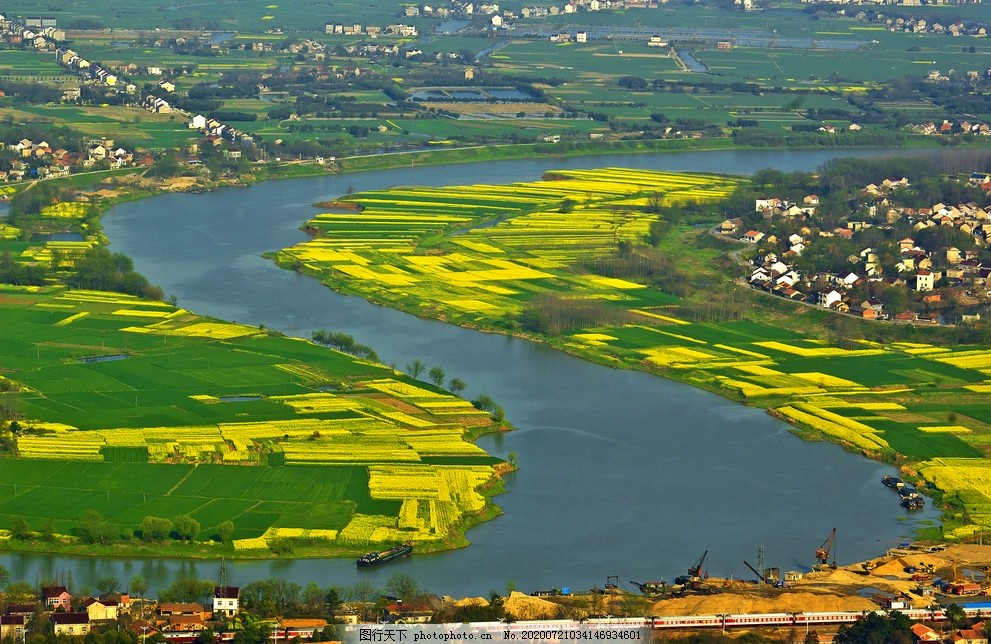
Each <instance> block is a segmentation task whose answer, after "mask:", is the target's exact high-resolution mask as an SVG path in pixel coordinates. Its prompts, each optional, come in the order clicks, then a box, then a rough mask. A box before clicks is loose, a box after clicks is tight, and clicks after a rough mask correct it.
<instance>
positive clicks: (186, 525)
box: [172, 514, 200, 541]
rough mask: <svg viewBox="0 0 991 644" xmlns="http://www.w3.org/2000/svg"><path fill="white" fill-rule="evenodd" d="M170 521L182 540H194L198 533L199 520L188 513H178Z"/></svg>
mask: <svg viewBox="0 0 991 644" xmlns="http://www.w3.org/2000/svg"><path fill="white" fill-rule="evenodd" d="M172 523H173V526H174V527H175V531H176V534H177V535H179V538H180V539H181V540H183V541H195V540H196V537H197V536H198V535H199V534H200V522H199V521H197V520H196V519H194V518H193V517H191V516H189V515H188V514H180V515H179V516H177V517H176V518H175V521H173V522H172Z"/></svg>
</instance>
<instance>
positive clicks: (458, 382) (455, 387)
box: [447, 378, 468, 396]
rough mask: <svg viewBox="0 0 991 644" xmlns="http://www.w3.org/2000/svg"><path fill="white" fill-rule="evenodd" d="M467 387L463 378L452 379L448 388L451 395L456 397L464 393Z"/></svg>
mask: <svg viewBox="0 0 991 644" xmlns="http://www.w3.org/2000/svg"><path fill="white" fill-rule="evenodd" d="M467 386H468V385H466V384H465V381H464V380H462V379H461V378H451V380H450V381H449V382H448V383H447V388H448V389H450V390H451V393H452V394H454V395H455V396H457V395H458V394H460V393H461V392H462V391H464V390H465V388H466V387H467Z"/></svg>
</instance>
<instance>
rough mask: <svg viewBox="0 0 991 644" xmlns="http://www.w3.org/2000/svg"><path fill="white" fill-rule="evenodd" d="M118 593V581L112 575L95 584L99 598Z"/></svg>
mask: <svg viewBox="0 0 991 644" xmlns="http://www.w3.org/2000/svg"><path fill="white" fill-rule="evenodd" d="M118 591H120V579H118V578H117V577H115V576H113V575H108V576H107V577H101V578H100V579H98V580H97V582H96V592H98V593H100V596H101V597H103V596H104V595H109V594H111V593H116V592H118Z"/></svg>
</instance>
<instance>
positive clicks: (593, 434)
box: [0, 150, 936, 595]
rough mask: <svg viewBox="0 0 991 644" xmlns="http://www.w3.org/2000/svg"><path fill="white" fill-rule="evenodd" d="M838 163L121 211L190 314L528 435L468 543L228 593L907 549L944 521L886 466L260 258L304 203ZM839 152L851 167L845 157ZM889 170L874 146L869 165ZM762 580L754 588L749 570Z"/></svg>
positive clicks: (421, 173)
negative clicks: (440, 391) (434, 396)
mask: <svg viewBox="0 0 991 644" xmlns="http://www.w3.org/2000/svg"><path fill="white" fill-rule="evenodd" d="M837 154H838V153H837V152H836V151H821V150H817V151H784V152H782V151H774V152H763V151H754V152H751V151H747V152H707V153H679V154H664V155H649V156H641V155H628V156H620V155H617V156H609V157H589V158H567V159H557V160H546V159H541V160H526V161H506V162H493V163H483V164H470V165H463V166H454V167H423V168H406V169H401V170H391V171H385V172H378V173H369V174H356V175H338V176H329V177H321V178H316V179H300V180H287V181H277V182H269V183H264V184H260V185H257V186H253V187H250V188H243V189H225V190H220V191H217V192H213V193H209V194H204V195H186V194H179V195H167V196H162V197H156V198H154V199H150V200H145V201H138V202H132V203H127V204H123V205H120V206H117V207H115V208H114V209H112V210H111V211H110V212H109V213H108V215H107V216H106V217H105V219H104V229H105V232H106V234H107V235H108V237H109V238H110V239H111V240H112V242H113V249H114V250H115V251H120V252H123V253H126V254H128V255H130V256H131V257H133V258H134V261H135V265H136V267H137V269H138V270H139V271H141V272H142V273H144V274H145V275H147V276H148V278H149V279H150V280H151V281H152V282H155V283H158V284H160V285H161V286H162V287H163V288H164V289H165V292H166V293H167V294H170V295H175V296H177V297H178V299H179V302H180V304H181V305H182V306H183V307H184V308H187V309H189V310H192V311H196V312H198V313H203V314H208V315H212V316H216V317H220V318H225V319H230V320H237V321H239V322H246V323H250V324H264V325H266V326H267V327H269V328H273V329H279V330H281V331H283V332H285V333H287V334H290V335H298V336H303V337H308V336H309V334H310V332H311V331H312V330H313V329H318V328H326V329H333V330H337V331H344V332H347V333H350V334H352V335H354V336H355V338H356V339H357V340H358V341H359V342H362V343H366V344H370V345H371V346H373V347H374V348H375V349H376V351H377V352H378V354H379V355H380V356H381V358H382V360H383V361H385V362H386V363H391V364H396V365H405V364H407V363H408V362H410V361H412V360H414V359H417V358H419V359H421V360H423V361H424V362H425V363H427V364H428V365H431V366H433V365H440V366H441V367H443V368H444V370H445V372H446V373H447V375H448V376H449V377H453V376H458V377H460V378H462V379H463V380H465V381H466V382H467V383H468V386H469V389H468V390H467V391H466V392H465V394H466V395H468V396H473V395H477V394H479V393H485V394H488V395H489V396H491V397H492V398H493V399H494V400H495V401H496V402H498V403H499V404H500V405H502V406H503V407H504V408H505V410H506V414H507V418H508V419H509V420H511V421H512V422H513V423H515V424H516V425H517V426H518V427H519V431H517V432H514V433H511V434H508V435H500V436H488V437H483V438H482V439H481V440H480V441H479V444H480V445H481V446H482V447H483V448H485V449H486V450H488V451H490V452H491V453H494V454H497V455H500V456H503V457H505V456H506V455H507V454H508V453H510V452H515V453H516V454H517V455H518V460H519V464H520V471H519V472H517V473H514V474H512V475H510V476H509V477H508V478H507V489H508V490H509V493H508V494H506V495H504V496H501V497H499V498H498V499H497V502H498V504H499V505H500V506H501V507H502V508H503V509H504V510H505V512H506V514H505V515H504V516H501V517H499V518H497V519H495V520H494V521H490V522H488V523H486V524H484V525H481V526H479V527H477V528H474V529H473V530H471V531H470V532H469V533H468V536H469V538H470V539H471V540H472V542H473V545H472V546H471V547H470V548H467V549H464V550H460V551H455V552H448V553H442V554H437V555H430V556H425V555H416V554H414V556H413V557H411V558H410V559H407V560H404V561H402V562H396V563H393V564H390V565H388V566H384V567H382V568H381V569H373V570H362V571H357V570H356V568H355V565H354V562H353V561H351V560H346V561H344V560H302V561H248V562H235V563H233V564H230V563H229V564H228V571H229V572H228V580H229V583H232V584H244V583H246V582H248V581H251V580H252V579H261V578H266V577H273V576H277V577H282V578H287V579H290V580H292V581H296V582H299V583H301V584H305V583H307V582H309V581H316V582H318V583H320V584H321V585H327V584H331V583H337V584H351V583H353V582H354V581H355V580H356V579H357V578H358V577H359V575H361V576H364V577H368V578H371V580H372V581H373V582H374V583H376V584H378V585H382V584H384V582H385V580H386V579H387V578H388V577H389V576H390V575H391V574H393V573H394V572H402V573H408V574H410V575H413V576H414V577H415V578H416V579H417V580H418V581H419V582H420V584H421V586H423V587H426V588H427V589H429V590H431V591H432V592H436V593H440V594H452V595H469V594H471V595H478V594H484V593H488V592H489V591H493V590H495V591H500V592H504V591H505V588H506V585H507V583H508V582H513V583H514V584H515V585H516V586H518V587H519V588H520V589H521V590H526V591H528V592H529V591H532V590H535V589H538V588H545V587H547V588H550V587H566V586H570V587H571V588H573V589H576V590H577V589H587V588H591V587H593V586H596V585H598V586H600V587H601V586H602V585H603V584H604V583H605V580H606V576H607V575H619V576H620V579H621V580H623V581H624V582H625V581H626V580H629V579H637V580H644V579H659V578H667V579H671V578H672V577H674V576H676V575H679V574H683V573H684V572H685V570H686V568H687V567H688V566H689V565H691V564H692V563H694V562H695V560H696V559H698V557H699V556H700V555H701V554H702V552H703V551H704V550H709V551H710V554H709V558H708V560H707V566H706V567H707V569H708V570H709V571H711V573H712V574H713V575H715V576H734V575H735V576H740V575H746V573H747V571H746V569H745V568H744V567H743V565H742V563H741V560H743V559H750V560H752V561H753V560H754V558H755V557H756V556H757V549H758V547H759V546H760V544H762V543H763V544H764V546H765V548H766V551H767V563H768V565H773V566H779V567H781V569H782V570H790V569H793V568H794V569H807V568H808V566H809V565H810V564H811V563H812V559H813V553H814V551H815V548H816V547H817V546H818V545H819V544H820V543H821V542H822V541H823V540H824V539H825V538H826V536H827V535H828V534H829V532H830V530H831V529H832V528H834V527H835V528H837V533H838V535H839V536H838V539H837V554H838V557H839V560H840V562H841V563H842V562H850V561H854V560H858V559H862V558H867V557H869V556H874V555H877V554H879V553H880V552H882V551H883V550H884V549H885V548H886V547H890V546H891V545H893V544H895V543H897V542H899V541H901V540H903V539H906V538H910V535H911V531H912V529H913V528H914V527H917V525H918V523H919V522H920V521H923V520H933V519H935V518H936V516H935V514H934V513H932V511H930V510H926V511H925V512H924V513H922V514H914V515H912V516H911V517H908V516H907V515H906V514H905V512H904V511H903V510H902V509H901V508H900V507H899V505H898V503H897V500H896V498H895V497H894V495H892V494H890V490H888V489H886V488H884V487H883V486H882V485H881V483H880V478H881V475H882V474H884V473H887V472H890V471H891V470H890V468H888V467H885V466H882V465H880V464H878V463H874V462H871V461H868V460H866V459H864V458H861V457H859V456H856V455H852V454H848V453H846V452H844V451H843V450H841V449H840V448H838V447H836V446H834V445H829V444H825V443H807V442H804V441H802V440H800V439H798V438H796V437H795V436H793V435H792V434H791V433H789V431H788V426H787V425H786V424H785V423H783V422H781V421H778V420H776V419H773V418H771V417H770V416H768V415H766V414H765V413H764V412H763V411H761V410H757V409H750V408H747V407H744V406H742V405H739V404H734V403H729V402H727V401H726V400H724V399H722V398H719V397H718V396H715V395H713V394H710V393H707V392H704V391H700V390H696V389H693V388H691V387H688V386H686V385H682V384H679V383H675V382H670V381H667V380H664V379H662V378H658V377H656V376H649V375H646V374H643V373H636V372H630V371H618V370H613V369H609V368H606V367H601V366H597V365H593V364H589V363H586V362H583V361H581V360H578V359H576V358H572V357H570V356H567V355H565V354H562V353H559V352H557V351H554V350H552V349H549V348H547V347H545V346H542V345H539V344H535V343H531V342H526V341H522V340H518V339H515V338H508V337H504V336H499V335H490V334H483V333H479V332H476V331H472V330H467V329H461V328H457V327H454V326H450V325H447V324H444V323H441V322H435V321H430V320H421V319H418V318H416V317H414V316H411V315H407V314H404V313H399V312H397V311H393V310H390V309H386V308H382V307H378V306H374V305H371V304H368V303H367V302H365V301H363V300H361V299H359V298H355V297H346V296H342V295H338V294H335V293H333V292H332V291H330V290H329V289H327V288H325V287H324V286H322V285H321V284H320V283H319V282H317V281H316V280H314V279H311V278H307V277H302V276H300V275H297V274H294V273H291V272H287V271H283V270H280V269H278V268H276V267H275V266H274V265H273V264H271V263H270V262H268V261H266V260H264V259H262V258H261V257H260V256H261V254H262V253H264V252H266V251H271V250H276V249H278V248H282V247H286V246H289V245H291V244H293V243H296V242H298V241H301V240H303V239H304V238H305V236H304V235H303V233H301V232H300V231H299V230H298V227H299V226H300V225H301V224H302V223H303V222H304V221H305V220H306V219H307V218H309V217H310V216H312V215H313V214H315V213H316V212H317V211H316V210H315V209H313V208H312V207H311V204H313V203H314V202H317V201H322V200H327V199H331V198H334V197H337V196H340V195H342V194H344V193H346V192H348V191H351V190H354V191H360V190H366V189H373V188H383V187H388V186H392V185H397V184H403V185H414V184H415V185H456V184H465V183H506V182H511V181H526V180H533V179H537V178H539V177H540V176H541V174H542V173H543V172H544V171H545V170H548V169H553V168H566V167H604V166H629V167H638V168H651V169H662V170H684V171H704V172H728V173H738V174H743V173H749V172H752V171H753V170H755V169H758V168H763V167H777V168H781V169H784V170H811V169H813V168H815V167H816V166H818V165H819V164H820V163H822V162H823V161H825V160H826V159H828V158H830V157H833V156H837ZM844 154H849V153H846V152H844ZM854 154H859V155H875V156H876V155H879V154H881V151H876V150H875V151H858V152H856V153H854ZM0 563H4V564H5V565H7V566H8V567H9V568H10V569H11V571H12V573H13V577H14V578H15V579H17V578H22V579H34V578H35V577H39V576H43V575H51V574H59V573H62V574H65V573H66V572H67V571H72V572H73V575H74V579H75V581H76V582H77V583H79V582H83V583H90V584H92V583H93V581H94V580H96V579H97V578H99V577H101V576H105V575H108V574H114V575H117V576H118V577H119V578H120V579H122V580H128V579H130V578H131V576H132V575H135V574H140V575H142V576H143V577H145V579H146V580H148V581H149V582H150V584H151V588H152V590H156V589H158V588H161V587H164V586H165V585H167V584H168V583H170V581H171V580H172V579H173V578H174V577H175V576H176V575H180V574H189V575H193V574H195V575H199V576H201V577H204V578H211V579H217V574H218V563H217V562H209V561H199V562H191V561H168V560H165V561H163V560H140V559H123V560H120V559H101V558H73V557H62V556H40V555H19V554H13V555H6V556H4V557H0ZM746 576H748V577H749V575H746Z"/></svg>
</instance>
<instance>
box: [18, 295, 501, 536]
mask: <svg viewBox="0 0 991 644" xmlns="http://www.w3.org/2000/svg"><path fill="white" fill-rule="evenodd" d="M4 290H5V294H4V304H3V305H2V306H0V325H3V326H4V328H5V329H7V328H9V329H11V330H12V332H11V333H10V334H9V336H7V337H5V343H4V345H3V347H2V349H0V360H2V363H3V364H4V365H5V367H6V368H7V369H8V371H5V374H4V376H3V378H4V382H6V383H7V384H8V385H9V386H13V387H14V388H15V390H18V397H19V405H20V408H21V411H22V414H23V415H24V418H23V419H22V420H21V421H20V424H21V428H22V429H21V432H20V434H19V435H18V436H17V437H16V448H15V449H16V452H15V454H14V455H16V456H18V457H19V458H16V459H10V463H11V467H9V468H8V467H7V466H5V468H4V472H3V473H2V474H0V490H2V493H0V499H2V502H0V528H2V527H9V526H10V525H11V522H12V520H13V518H14V517H15V516H24V517H27V518H29V520H30V521H31V523H32V524H33V525H37V526H39V527H40V526H41V525H42V524H44V523H45V522H47V521H48V520H49V519H52V520H53V521H54V523H53V526H54V529H56V530H58V531H60V532H63V533H66V534H71V533H72V531H73V530H74V529H75V527H76V522H77V519H78V517H79V514H80V512H82V511H83V510H84V509H86V508H88V507H93V508H96V509H99V510H100V511H101V512H102V513H103V514H104V516H105V518H106V519H107V521H108V522H109V523H110V524H111V525H112V526H113V527H114V529H116V530H119V531H120V532H123V531H124V530H127V529H131V530H134V529H137V527H138V525H139V524H140V522H141V519H142V518H143V517H144V516H148V515H153V516H165V517H173V516H176V515H179V514H190V515H192V516H198V517H203V519H202V522H203V523H204V527H205V528H207V530H212V529H214V528H215V527H216V525H217V524H219V523H220V522H222V521H225V520H231V521H233V522H234V524H235V537H237V538H238V539H240V540H248V541H245V542H242V543H241V544H240V546H238V548H239V549H240V550H246V549H247V550H250V549H253V548H254V547H255V546H259V544H261V545H260V546H259V547H261V548H267V547H268V540H267V539H268V538H274V537H273V535H275V536H277V537H286V536H293V535H295V536H298V537H301V538H303V537H305V538H307V539H314V538H319V539H321V540H324V541H326V542H327V543H328V544H337V543H341V544H348V545H357V544H359V543H360V540H359V539H357V537H356V536H355V535H356V534H365V533H364V532H362V530H361V529H360V526H361V525H363V524H362V521H365V520H366V518H367V517H371V519H368V520H372V521H373V522H374V523H375V524H376V525H377V526H379V527H381V528H383V529H385V530H386V531H387V532H385V533H379V534H378V536H377V537H376V540H379V539H380V538H395V539H397V540H398V539H402V538H403V535H402V534H400V533H399V532H396V531H397V530H399V529H400V527H401V526H400V514H399V513H400V509H401V507H402V505H403V503H405V502H406V501H407V500H408V501H409V503H410V504H411V505H409V507H414V506H415V504H416V503H418V502H419V500H420V499H421V497H420V496H417V495H416V494H417V492H416V490H417V489H418V488H417V486H415V485H411V486H410V490H411V491H410V493H409V494H407V495H406V496H405V497H403V499H394V498H391V497H383V496H375V495H372V494H371V492H370V490H369V487H368V486H369V475H368V468H369V467H371V466H373V465H374V466H376V467H391V466H394V464H396V463H408V464H410V465H416V466H417V467H421V468H423V469H422V471H423V472H428V471H429V473H430V476H433V477H434V478H436V479H437V480H440V481H445V482H447V483H446V484H447V485H449V487H451V486H453V487H451V489H457V490H459V491H458V492H457V493H450V494H448V495H447V497H445V499H444V500H443V504H442V505H441V506H439V509H437V510H436V516H434V515H432V514H430V512H429V510H428V509H425V510H424V512H423V514H422V516H423V517H425V520H426V523H425V524H424V526H426V527H425V528H424V530H425V532H424V533H423V535H420V536H421V537H422V539H424V540H427V539H430V540H441V539H446V538H447V537H449V536H450V535H451V532H450V530H452V529H454V528H455V527H456V526H459V525H463V521H464V519H465V518H466V517H468V516H474V515H475V514H477V513H478V511H479V510H480V509H481V507H482V506H480V505H479V499H480V498H481V497H480V496H479V495H478V493H477V492H475V490H474V488H472V489H471V490H468V489H467V488H464V485H465V481H468V480H469V479H466V478H465V476H466V475H465V474H464V472H466V471H470V472H472V473H473V474H472V476H473V477H474V478H470V483H471V484H472V485H476V487H477V486H478V485H481V484H483V483H485V482H488V481H489V480H490V479H492V478H493V476H494V469H493V466H494V465H495V464H496V463H498V462H499V461H498V460H497V459H492V458H491V457H489V456H488V455H487V454H486V453H485V452H484V451H483V450H481V449H479V448H478V447H476V446H475V445H474V444H472V443H470V442H468V441H467V440H466V439H465V435H466V430H467V429H468V428H479V427H487V426H489V425H491V422H492V421H491V419H490V417H489V414H488V413H486V412H480V411H479V410H477V409H475V408H474V407H471V405H470V404H468V403H466V402H465V401H463V400H461V399H459V398H456V397H454V396H452V395H450V394H448V393H446V392H444V391H442V390H440V389H437V388H435V387H433V386H431V385H427V384H424V383H419V382H416V381H413V380H412V379H410V378H407V377H405V376H400V375H399V374H396V373H394V372H393V371H392V370H391V369H388V368H386V367H383V366H381V365H375V364H371V363H368V362H366V361H361V360H357V359H355V358H352V357H350V356H346V355H344V354H341V353H337V352H335V351H331V350H329V349H326V348H323V347H319V346H316V345H313V344H311V343H308V342H303V341H300V340H294V339H289V338H283V337H277V336H271V335H268V334H266V333H263V332H260V331H259V330H258V329H255V328H252V327H245V326H243V325H237V324H233V323H227V322H221V321H219V320H210V319H206V318H202V317H199V316H195V315H192V314H190V313H188V312H186V311H184V310H182V309H175V308H173V307H171V306H169V305H166V304H162V303H160V302H146V301H143V300H139V299H137V298H132V297H129V296H123V295H118V294H112V293H102V292H92V291H61V290H59V289H49V290H48V291H47V292H42V291H40V290H29V289H17V288H15V287H6V288H5V289H4ZM424 459H430V463H426V462H424ZM459 459H460V461H459ZM464 459H475V462H477V465H471V466H468V465H465V464H463V462H461V461H463V460H464ZM231 463H236V464H239V465H251V466H252V467H230V466H229V464H231ZM25 467H27V468H28V470H27V471H29V472H30V475H24V472H25V470H24V468H25ZM466 468H467V469H466ZM448 469H451V473H450V474H448ZM483 474H484V476H483ZM67 478H68V479H71V483H69V484H67V483H66V482H65V481H66V480H67ZM136 481H141V483H140V484H139V483H134V484H133V485H132V484H131V483H130V482H136ZM458 486H460V487H458ZM67 487H68V488H71V491H70V493H69V494H66V493H65V492H66V489H65V488H67ZM55 488H59V489H60V492H59V494H53V489H55ZM435 496H436V494H434V495H433V496H431V497H430V498H429V499H428V498H426V497H424V502H439V501H438V499H436V498H434V497H435ZM82 497H86V498H87V499H90V500H91V501H92V502H89V501H86V502H83V503H79V502H78V499H79V498H82ZM69 499H72V501H69ZM217 499H220V500H222V501H223V504H221V505H218V504H217V502H216V500H217ZM482 505H484V501H483V502H482ZM407 514H408V511H407ZM358 516H360V517H364V518H358V519H357V523H356V524H355V527H354V528H353V529H351V530H345V529H346V528H347V527H348V526H349V525H350V524H351V522H352V521H353V520H355V517H358ZM271 530H277V532H274V533H273V532H270V531H271ZM297 532H298V534H297ZM303 532H305V535H304V534H303ZM338 533H341V534H344V535H347V537H346V538H345V539H344V540H341V541H338V540H337V535H338ZM428 533H429V534H428ZM211 534H212V533H211ZM266 534H268V537H267V538H266V537H265V535H266ZM383 534H385V535H386V536H385V537H383V536H382V535H383ZM365 536H369V537H370V533H368V534H367V535H365ZM250 540H256V541H253V542H252V541H250ZM259 540H260V541H259ZM252 543H253V544H254V545H252Z"/></svg>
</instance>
